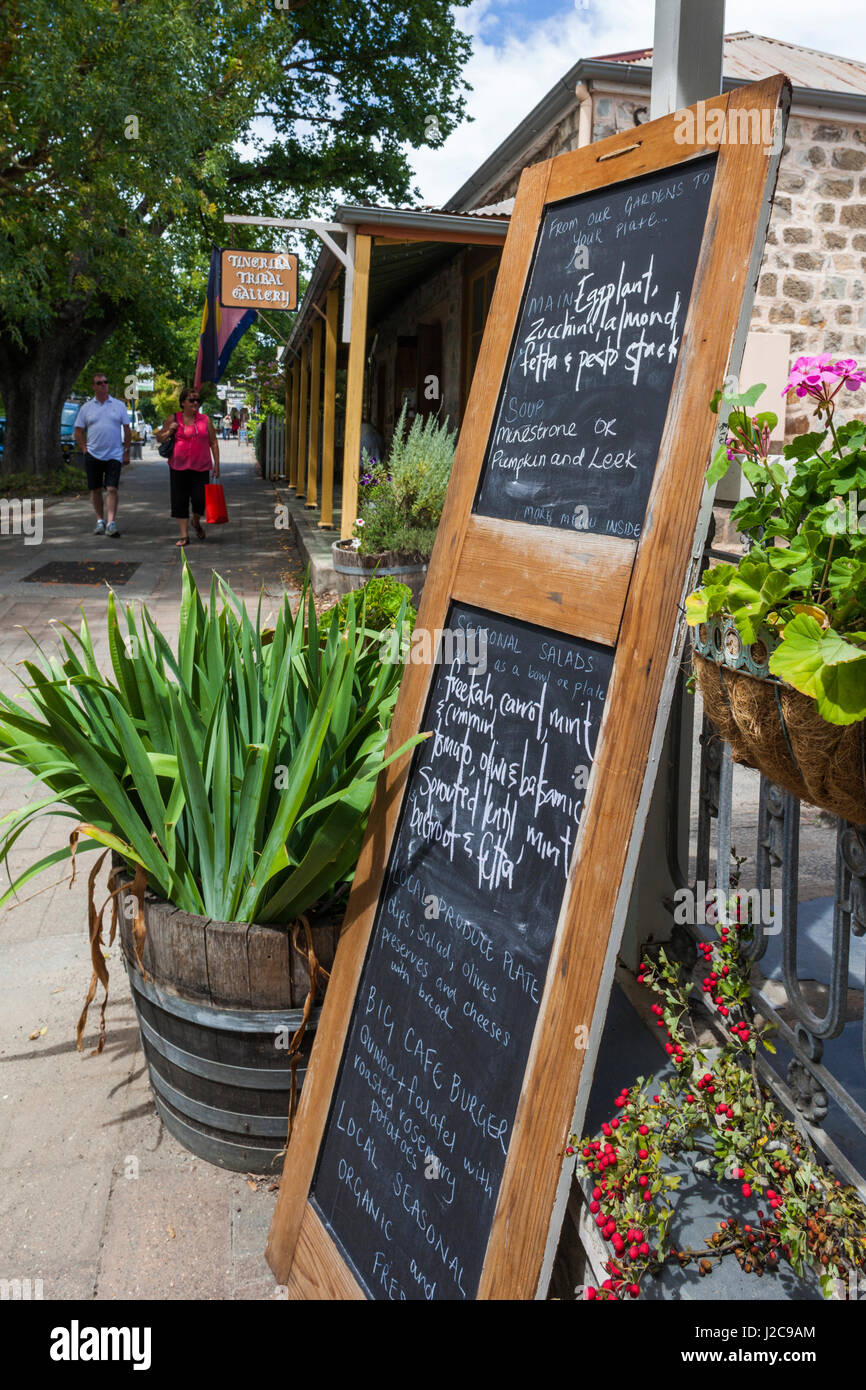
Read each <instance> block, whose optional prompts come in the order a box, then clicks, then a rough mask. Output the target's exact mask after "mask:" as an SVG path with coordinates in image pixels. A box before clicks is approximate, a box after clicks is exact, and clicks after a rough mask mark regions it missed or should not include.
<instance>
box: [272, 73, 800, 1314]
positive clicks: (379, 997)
mask: <svg viewBox="0 0 866 1390" xmlns="http://www.w3.org/2000/svg"><path fill="white" fill-rule="evenodd" d="M789 102H790V86H789V84H788V82H787V80H786V79H785V78H784V77H782V76H781V75H780V76H778V77H774V78H770V79H767V80H765V81H763V82H759V83H755V84H752V85H750V86H746V87H741V88H738V89H737V90H735V91H732V92H730V93H728V94H727V95H724V96H720V97H717V98H715V99H713V100H711V101H708V102H706V103H705V104H703V103H702V110H701V113H700V116H702V119H700V118H699V115H698V113H697V111H696V110H695V108H692V110H693V112H694V115H695V119H694V120H693V121H692V123H691V126H689V124H688V122H687V121H684V119H683V115H682V113H677V114H675V115H672V116H667V117H664V118H663V119H661V120H657V121H653V122H651V123H649V124H647V125H644V126H639V127H637V128H636V129H634V130H630V131H625V132H623V133H621V134H619V135H615V136H613V137H611V138H610V139H608V140H603V141H600V142H598V143H597V144H593V145H589V146H587V147H585V148H583V149H579V150H575V151H574V152H572V153H569V154H563V155H560V156H558V157H557V158H555V159H551V160H548V161H546V162H545V163H542V164H538V165H535V166H533V167H531V168H528V169H526V170H525V171H524V173H523V176H522V178H521V181H520V187H519V190H518V193H517V198H516V201H515V206H514V212H513V215H512V219H511V226H510V229H509V233H508V240H507V242H506V246H505V250H504V254H503V258H502V263H501V266H500V270H499V275H498V279H497V283H496V290H495V294H494V298H493V303H492V306H491V310H490V315H489V319H488V322H487V327H486V330H485V333H484V341H483V344H482V347H481V353H480V356H479V359H478V365H477V368H476V371H475V376H474V379H473V383H472V391H471V395H470V398H469V402H468V407H467V411H466V416H465V419H464V422H463V428H462V431H461V435H460V442H459V445H458V450H457V456H456V458H455V462H454V469H453V475H452V479H451V484H450V487H449V490H448V496H447V500H446V504H445V510H444V514H443V517H442V521H441V524H440V527H439V533H438V538H437V541H436V547H435V550H434V552H433V557H432V560H431V564H430V569H429V573H428V576H427V581H426V585H425V588H424V594H423V599H422V602H421V608H420V612H419V615H418V630H419V631H422V632H429V633H436V632H442V631H446V632H450V633H452V634H458V633H459V634H462V635H463V638H464V639H465V640H464V641H463V642H462V644H461V642H460V641H458V640H457V639H456V638H453V639H452V640H451V646H450V650H449V648H448V646H447V645H446V643H445V640H444V639H443V640H442V643H441V647H440V659H439V660H438V661H437V663H436V664H435V665H434V664H431V663H430V662H429V661H428V662H426V663H423V664H422V663H415V662H410V663H409V664H408V665H407V668H406V672H405V675H404V678H403V683H402V686H401V689H400V695H399V700H398V703H397V706H396V710H395V715H394V720H393V726H392V730H391V735H390V746H391V747H395V748H396V747H399V746H400V744H401V743H403V742H404V741H405V740H406V739H407V738H408V737H409V736H410V735H412V734H413V733H414V732H415V731H416V730H418V729H419V728H421V729H425V730H430V731H432V734H431V737H430V738H428V739H427V740H426V741H425V742H424V743H423V744H421V745H420V746H419V748H417V749H416V750H415V752H414V754H413V755H411V756H409V755H407V757H406V758H404V759H403V760H402V761H401V762H400V763H398V764H394V765H393V766H392V767H391V768H390V769H389V770H388V771H386V772H385V773H384V774H383V775H382V778H381V780H380V784H379V786H378V788H377V793H376V798H375V802H374V805H373V809H372V812H371V817H370V823H369V827H368V830H367V834H366V838H365V840H364V846H363V850H362V853H361V857H360V861H359V864H358V869H357V872H356V874H355V880H354V884H353V887H352V893H351V897H350V899H349V906H348V911H347V915H346V920H345V924H344V928H343V932H342V935H341V938H340V945H339V950H338V952H337V958H336V962H335V965H334V970H333V974H332V978H331V981H330V984H329V987H328V991H327V995H326V998H325V1003H324V1007H323V1011H322V1016H321V1021H320V1025H319V1028H318V1035H317V1037H316V1041H315V1044H314V1047H313V1051H312V1057H311V1061H310V1064H309V1068H308V1071H307V1075H306V1080H305V1083H304V1088H303V1092H302V1097H301V1103H300V1106H299V1110H298V1115H297V1118H296V1120H295V1124H294V1129H293V1134H292V1138H291V1142H290V1144H289V1148H288V1152H287V1157H286V1162H285V1169H284V1173H283V1179H282V1184H281V1188H280V1194H279V1200H278V1204H277V1208H276V1212H275V1215H274V1220H273V1225H272V1227H271V1233H270V1240H269V1244H268V1259H269V1261H270V1264H271V1267H272V1268H273V1270H274V1272H275V1274H276V1275H277V1278H278V1279H279V1280H280V1281H281V1282H283V1283H286V1284H287V1285H288V1290H289V1297H290V1298H304V1299H308V1298H371V1299H402V1298H405V1299H489V1298H522V1299H525V1298H535V1297H543V1296H544V1294H545V1292H546V1287H547V1281H548V1278H549V1272H550V1265H551V1261H552V1256H553V1251H554V1249H555V1244H556V1239H557V1234H558V1227H559V1220H561V1214H562V1210H563V1208H564V1204H565V1200H566V1197H567V1192H568V1186H569V1182H570V1164H569V1163H568V1162H567V1160H566V1159H565V1154H564V1150H565V1147H566V1144H567V1142H568V1134H569V1132H570V1130H571V1129H572V1127H573V1126H574V1127H576V1128H579V1126H580V1124H581V1123H582V1119H583V1109H584V1108H585V1100H586V1095H587V1093H588V1087H589V1081H590V1080H591V1075H592V1070H593V1066H594V1061H595V1054H596V1051H597V1048H598V1041H599V1037H600V1034H601V1030H602V1026H603V1023H604V1016H605V1012H606V1009H607V1001H608V996H609V991H610V985H611V980H612V975H613V968H614V961H615V958H616V953H617V950H618V948H619V942H620V937H621V933H622V927H623V922H624V918H625V913H626V909H627V907H628V902H629V895H630V890H631V885H632V880H633V877H634V871H635V864H636V861H637V856H638V851H639V849H640V844H641V838H642V833H643V826H644V822H645V819H646V814H647V808H648V804H649V798H650V793H651V791H652V786H653V781H654V775H655V768H656V764H657V761H658V756H659V751H660V747H661V742H662V738H663V735H664V730H665V725H666V720H667V715H668V710H669V705H670V698H671V693H672V687H673V682H674V679H675V674H676V668H677V659H678V653H679V650H680V644H681V641H682V621H681V615H682V608H681V605H682V603H683V598H684V595H685V593H686V592H687V590H688V586H689V585H690V584H691V582H692V579H693V577H694V571H695V566H696V562H697V559H698V557H699V555H700V551H701V546H702V543H703V537H704V532H705V530H706V524H707V519H708V510H709V509H708V506H707V498H706V495H705V488H704V473H705V469H706V465H707V461H708V459H709V457H710V454H711V451H712V447H713V443H714V437H715V432H716V429H717V428H718V422H717V421H716V418H715V417H714V416H713V415H712V414H711V413H710V411H709V409H708V403H709V400H710V398H711V396H712V394H713V392H714V390H715V389H716V388H717V387H718V386H719V385H720V384H721V383H722V381H723V380H724V378H725V377H726V376H727V375H728V374H729V373H731V372H736V371H738V370H739V365H740V359H741V356H742V351H743V346H744V342H745V335H746V332H747V328H748V324H749V316H750V310H751V300H752V295H753V292H754V287H755V283H756V280H757V275H758V269H759V266H760V261H761V254H762V251H763V244H764V237H765V234H766V228H767V223H768V220H769V216H770V210H771V205H772V195H773V190H774V187H775V179H776V173H777V168H778V159H779V151H780V149H781V145H782V139H781V135H782V133H783V132H784V126H785V121H786V117H787V111H788V106H789ZM774 122H775V125H774ZM768 127H769V131H772V130H773V129H775V138H774V139H773V138H772V137H769V142H768V135H769V131H768ZM684 134H685V136H686V137H687V138H685V139H684V138H683V136H684ZM702 501H703V504H704V505H703V506H702ZM482 634H483V637H482ZM558 1218H559V1219H558Z"/></svg>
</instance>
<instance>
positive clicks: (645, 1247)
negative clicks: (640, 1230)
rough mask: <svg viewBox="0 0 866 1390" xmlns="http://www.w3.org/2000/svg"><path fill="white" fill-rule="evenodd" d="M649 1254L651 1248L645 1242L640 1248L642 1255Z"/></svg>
mask: <svg viewBox="0 0 866 1390" xmlns="http://www.w3.org/2000/svg"><path fill="white" fill-rule="evenodd" d="M649 1252H650V1248H649V1246H648V1245H647V1243H646V1241H644V1242H643V1244H642V1245H641V1246H640V1253H641V1254H642V1255H648V1254H649Z"/></svg>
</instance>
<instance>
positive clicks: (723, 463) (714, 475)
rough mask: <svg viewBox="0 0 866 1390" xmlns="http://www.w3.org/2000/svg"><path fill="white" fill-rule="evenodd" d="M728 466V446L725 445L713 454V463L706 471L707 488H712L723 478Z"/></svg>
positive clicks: (729, 462)
mask: <svg viewBox="0 0 866 1390" xmlns="http://www.w3.org/2000/svg"><path fill="white" fill-rule="evenodd" d="M730 466H731V460H730V459H729V458H728V446H727V444H721V445H719V447H718V449H717V450H716V452H715V453H714V454H713V461H712V463H711V464H710V466H709V468H708V469H707V487H713V486H714V485H715V484H716V483H717V482H718V481H719V479H720V478H724V476H725V474H726V473H727V471H728V469H729V468H730Z"/></svg>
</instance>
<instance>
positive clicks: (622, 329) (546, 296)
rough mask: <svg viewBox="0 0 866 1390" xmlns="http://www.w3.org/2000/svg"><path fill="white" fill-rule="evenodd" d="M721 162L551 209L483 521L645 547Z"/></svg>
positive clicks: (499, 427) (486, 471)
mask: <svg viewBox="0 0 866 1390" xmlns="http://www.w3.org/2000/svg"><path fill="white" fill-rule="evenodd" d="M716 159H717V156H716V155H714V154H713V155H708V156H706V157H703V158H700V159H696V160H693V161H690V162H689V163H688V164H686V165H684V166H680V167H679V168H676V169H661V170H658V171H655V172H653V173H651V174H645V175H643V176H642V177H641V178H637V179H630V180H628V181H626V182H624V183H618V184H614V185H613V186H608V187H606V188H602V189H600V190H599V191H597V192H593V193H585V194H580V195H579V196H577V197H574V198H567V199H564V200H562V201H560V202H556V203H552V204H550V205H549V206H548V207H547V208H546V209H545V212H544V216H543V218H542V222H541V227H540V230H539V235H538V241H537V243H536V249H535V256H534V259H533V264H532V269H531V271H530V274H529V278H528V284H527V289H526V292H525V295H524V300H523V305H522V308H521V312H520V317H519V319H518V326H517V331H516V333H515V336H514V341H513V343H512V347H511V354H510V357H509V362H508V368H507V371H506V374H505V382H504V385H503V388H502V391H501V393H500V399H499V404H498V407H497V413H496V416H495V423H494V426H493V430H492V433H491V436H490V440H489V442H488V445H487V450H486V453H485V456H484V464H483V471H482V474H481V483H480V487H479V491H478V496H477V499H476V506H475V510H476V511H477V512H479V513H481V514H482V515H484V516H493V517H503V518H506V519H508V520H510V521H522V522H527V523H529V524H531V525H537V526H553V527H557V528H562V529H567V530H570V529H578V530H586V531H595V532H601V533H603V534H606V535H616V536H628V537H633V538H637V537H639V536H640V533H641V527H642V525H643V520H644V515H645V512H646V504H647V499H648V497H649V492H650V486H651V484H652V478H653V472H654V469H655V463H656V456H657V454H658V449H659V444H660V441H661V434H662V429H663V427H664V422H665V416H666V414H667V408H668V401H669V398H670V393H671V386H672V383H673V378H674V372H675V370H676V364H677V357H678V354H679V348H680V344H681V340H682V333H683V326H684V324H685V319H686V311H687V309H688V304H689V298H690V296H691V291H692V282H693V280H694V275H695V268H696V266H697V260H698V253H699V251H700V245H701V238H702V236H703V231H704V223H705V220H706V214H707V207H708V204H709V199H710V193H711V192H712V185H713V175H714V172H715V164H716Z"/></svg>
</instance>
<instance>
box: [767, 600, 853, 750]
mask: <svg viewBox="0 0 866 1390" xmlns="http://www.w3.org/2000/svg"><path fill="white" fill-rule="evenodd" d="M770 670H771V672H772V673H773V675H774V676H778V677H779V678H780V679H781V680H784V681H787V682H788V684H789V685H792V686H793V687H794V689H795V690H799V691H801V692H802V694H804V695H809V696H811V697H812V698H813V699H814V700H815V701H817V705H818V713H819V714H820V715H821V717H822V718H823V719H826V720H827V721H828V722H829V723H831V724H853V723H854V721H855V720H857V719H864V718H866V652H864V651H863V650H861V648H859V647H855V646H854V644H853V643H852V642H849V641H846V639H845V638H844V637H842V636H841V634H840V633H838V632H834V631H833V630H832V628H831V629H828V630H826V631H825V630H824V629H822V627H821V625H820V623H818V622H817V621H816V619H815V618H812V617H809V615H808V614H805V613H800V614H798V615H797V617H796V618H792V619H791V621H790V622H789V623H787V624H786V626H785V631H784V634H783V640H782V642H781V643H780V645H779V646H778V647H777V648H776V650H775V651H774V653H773V655H772V656H771V657H770Z"/></svg>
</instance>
